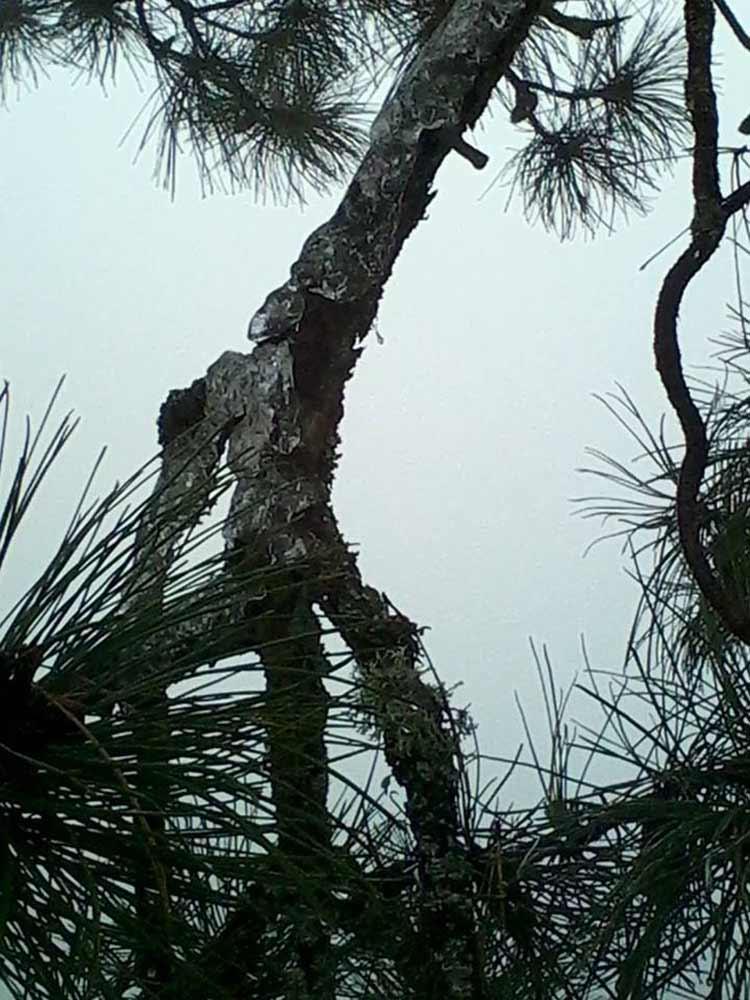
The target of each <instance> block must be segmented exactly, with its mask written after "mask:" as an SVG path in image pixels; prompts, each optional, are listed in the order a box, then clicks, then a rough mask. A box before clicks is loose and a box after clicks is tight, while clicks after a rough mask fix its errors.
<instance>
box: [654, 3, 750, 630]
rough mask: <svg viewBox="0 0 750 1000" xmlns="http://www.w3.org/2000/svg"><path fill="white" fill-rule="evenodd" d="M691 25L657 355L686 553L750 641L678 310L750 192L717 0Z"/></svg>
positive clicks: (691, 17) (749, 620)
mask: <svg viewBox="0 0 750 1000" xmlns="http://www.w3.org/2000/svg"><path fill="white" fill-rule="evenodd" d="M685 29H686V35H687V42H688V73H687V83H686V94H687V101H688V108H689V112H690V118H691V122H692V126H693V133H694V136H695V144H694V149H693V219H692V223H691V234H692V238H691V241H690V245H689V246H688V248H687V249H686V250H685V251H684V252H683V253H682V254H681V255H680V257H679V258H678V260H677V261H676V262H675V264H674V265H673V266H672V267H671V268H670V270H669V272H668V274H667V276H666V277H665V279H664V282H663V284H662V287H661V291H660V293H659V298H658V301H657V306H656V312H655V316H654V353H655V356H656V367H657V370H658V372H659V375H660V377H661V380H662V384H663V386H664V388H665V390H666V392H667V395H668V397H669V401H670V403H671V404H672V407H673V408H674V411H675V413H676V414H677V417H678V419H679V421H680V425H681V427H682V431H683V434H684V437H685V455H684V458H683V461H682V466H681V468H680V476H679V481H678V485H677V520H678V528H679V537H680V542H681V545H682V548H683V552H684V554H685V558H686V560H687V563H688V565H689V567H690V569H691V571H692V573H693V575H694V577H695V580H696V583H697V584H698V586H699V588H700V590H701V592H702V593H703V595H704V597H705V598H706V600H707V601H708V602H709V604H710V605H711V607H712V608H713V609H714V610H715V611H716V613H717V614H718V615H719V617H720V618H721V619H722V621H723V622H724V624H725V625H726V627H727V628H728V629H729V630H730V631H731V632H732V633H733V634H734V635H736V636H737V637H738V638H740V639H742V640H743V641H744V642H750V609H747V608H744V607H742V606H741V604H740V602H739V601H738V599H737V596H736V595H735V594H733V593H731V592H730V591H729V590H728V589H727V583H726V581H722V580H721V579H719V577H718V576H717V575H716V573H715V572H714V569H713V568H712V566H711V564H710V562H709V560H708V557H707V555H706V552H705V550H704V548H703V545H702V543H701V537H700V533H701V523H702V522H701V511H700V505H699V491H700V487H701V483H702V481H703V476H704V473H705V470H706V464H707V461H708V438H707V434H706V427H705V424H704V422H703V418H702V416H701V414H700V411H699V410H698V407H697V406H696V404H695V402H694V401H693V398H692V396H691V395H690V391H689V389H688V386H687V382H686V380H685V375H684V372H683V369H682V360H681V355H680V348H679V342H678V337H677V316H678V312H679V308H680V305H681V302H682V299H683V297H684V294H685V291H686V290H687V287H688V285H689V283H690V282H691V281H692V279H693V278H694V277H695V276H696V275H697V274H698V272H699V271H700V270H701V269H702V267H703V266H704V264H705V263H706V262H707V261H708V260H709V258H710V257H711V256H712V255H713V254H714V252H715V251H716V249H717V248H718V246H719V244H720V242H721V239H722V237H723V235H724V231H725V228H726V223H727V220H728V218H729V215H730V211H731V210H736V209H737V208H739V207H740V206H741V205H742V204H743V199H744V197H745V192H742V193H740V192H735V194H734V195H733V196H731V199H727V200H726V201H724V200H723V199H722V196H721V189H720V186H719V169H718V155H717V153H718V114H717V110H716V95H715V92H714V87H713V80H712V75H711V44H712V39H713V30H714V10H713V5H712V2H711V0H686V3H685ZM745 187H747V186H746V185H743V188H745ZM740 190H741V191H742V189H740Z"/></svg>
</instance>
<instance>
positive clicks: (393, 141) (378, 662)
mask: <svg viewBox="0 0 750 1000" xmlns="http://www.w3.org/2000/svg"><path fill="white" fill-rule="evenodd" d="M542 6H543V4H542V2H541V0H457V2H456V3H454V4H453V5H452V8H451V9H450V10H449V12H448V13H446V15H445V17H444V18H443V19H442V20H441V21H440V22H439V23H438V25H437V26H436V28H435V30H434V32H433V33H432V35H431V36H430V37H429V38H428V40H427V41H426V43H425V44H424V45H423V46H422V48H421V49H420V51H419V52H418V54H417V55H416V57H415V58H414V59H413V60H412V62H411V64H410V66H409V67H408V69H407V70H406V72H405V74H404V76H403V78H402V80H401V82H400V83H399V85H398V86H397V87H396V88H395V89H394V90H393V92H392V96H391V97H390V99H389V100H388V101H387V102H386V104H385V105H384V107H383V108H382V110H381V111H380V113H379V114H378V116H377V117H376V119H375V121H374V122H373V125H372V130H371V143H370V147H369V150H368V152H367V153H366V155H365V157H364V159H363V161H362V163H361V165H360V167H359V169H358V170H357V171H356V173H355V175H354V177H353V179H352V181H351V183H350V185H349V187H348V189H347V191H346V193H345V195H344V196H343V198H342V201H341V203H340V205H339V207H338V209H337V210H336V212H335V213H334V215H333V216H332V218H331V219H330V220H329V221H328V222H326V223H325V224H324V225H322V226H320V227H319V228H318V229H317V230H316V231H315V232H313V233H312V234H311V236H310V237H309V238H308V239H307V240H306V242H305V243H304V246H303V247H302V250H301V252H300V255H299V257H298V259H297V260H296V261H295V262H294V264H292V266H291V270H290V277H289V279H288V281H286V282H285V284H284V285H282V286H281V287H280V288H278V289H276V290H275V291H273V292H271V294H270V295H269V296H268V297H267V299H266V301H265V302H264V304H263V305H262V307H261V308H260V309H259V310H258V311H257V312H256V313H255V315H254V316H253V317H252V319H251V321H250V325H249V331H248V336H249V338H250V339H251V340H252V341H253V342H254V346H253V349H252V351H251V353H249V354H241V353H237V352H226V353H224V354H223V355H222V356H221V357H220V358H219V359H218V360H217V361H216V362H215V363H214V364H213V365H212V366H211V367H210V368H209V370H208V372H207V374H206V377H205V379H203V380H198V381H197V382H194V383H193V385H192V386H191V387H190V388H189V389H186V390H180V391H176V392H173V393H170V397H169V399H168V400H167V403H166V404H165V406H164V408H163V410H162V414H161V418H160V435H161V438H162V441H163V443H165V444H166V448H165V457H164V471H163V474H162V479H161V481H160V484H159V485H158V486H157V497H159V493H158V490H160V489H161V490H162V494H163V495H164V496H165V497H167V496H168V499H169V502H170V503H175V500H176V499H177V498H179V497H180V495H181V493H182V494H183V495H184V500H185V504H184V512H182V513H179V514H178V515H177V521H178V524H177V525H176V528H177V533H179V532H182V531H183V530H185V529H186V528H187V527H188V526H189V524H192V523H196V522H197V520H198V519H199V518H200V517H201V516H202V515H203V513H204V512H205V506H206V503H207V499H208V496H209V494H210V490H209V489H208V485H209V483H210V482H211V478H212V476H213V475H215V470H216V466H217V463H218V460H219V457H220V453H221V445H222V444H223V442H224V439H226V441H227V446H228V451H227V460H228V463H229V466H230V468H231V470H232V472H233V475H234V477H235V479H236V488H235V491H234V495H233V498H232V503H231V508H230V513H229V517H228V520H227V522H226V526H225V541H226V550H227V557H228V566H229V567H230V568H231V567H232V566H238V565H242V566H249V567H253V568H254V567H262V566H276V567H285V568H288V569H289V575H288V585H287V586H286V587H285V588H284V589H283V591H281V592H280V593H279V594H277V595H275V596H274V598H273V601H272V602H271V606H269V608H268V612H269V615H268V619H267V621H268V629H267V630H264V629H261V630H260V634H259V632H258V629H257V628H254V629H253V630H252V634H251V633H250V628H249V626H248V630H249V634H248V640H247V642H248V648H257V649H258V651H259V654H260V656H261V659H262V661H263V665H264V668H265V672H266V681H267V689H268V695H269V710H268V711H269V717H268V719H267V727H266V729H267V741H268V747H269V758H270V761H271V765H270V781H271V786H272V795H273V798H274V802H275V805H276V810H277V823H278V828H279V846H280V848H281V849H282V850H284V851H286V852H288V853H289V854H290V856H293V857H296V858H297V859H298V861H300V862H302V858H303V856H304V862H303V863H304V864H305V865H306V866H307V868H308V874H309V875H310V876H311V877H313V876H314V871H313V869H314V866H315V864H316V863H319V860H318V861H317V862H316V856H317V857H318V859H320V857H323V856H324V855H325V853H326V851H327V849H329V848H330V827H329V824H328V822H327V816H326V794H327V787H326V781H325V774H326V748H325V722H326V711H327V698H328V696H327V693H326V691H325V688H324V686H323V683H322V672H323V669H324V668H323V661H324V656H323V653H322V651H321V649H320V647H319V644H318V643H317V639H316V638H315V630H314V628H313V629H312V638H310V635H311V628H310V626H311V625H312V623H313V622H314V610H313V609H314V606H319V607H321V608H322V609H323V611H324V613H325V614H326V615H327V616H328V617H329V619H330V620H331V622H332V623H333V625H334V626H335V628H336V629H337V630H338V631H339V632H340V634H341V636H342V637H343V639H344V640H345V641H346V643H347V644H348V645H349V647H350V648H351V650H352V652H353V653H354V655H355V657H356V660H357V664H358V668H359V671H360V675H361V681H362V686H363V690H364V692H365V697H366V698H367V701H368V709H369V711H370V712H371V713H372V716H373V717H374V719H375V721H376V724H377V727H378V728H379V730H380V733H381V734H382V738H383V741H384V747H385V754H386V758H387V761H388V763H389V765H390V767H391V769H392V771H393V773H394V776H395V777H396V779H397V780H398V781H399V783H400V784H401V785H402V787H403V788H404V791H405V795H406V800H407V813H408V817H409V821H410V823H411V827H412V832H413V835H414V838H415V842H416V845H417V853H418V866H419V876H420V886H421V889H422V896H423V899H422V914H423V917H422V923H421V927H420V929H419V934H420V937H421V938H422V945H423V951H422V954H421V956H420V959H421V960H420V962H419V963H417V964H418V965H419V968H415V969H414V970H413V975H412V980H413V981H412V987H413V989H414V990H415V993H416V995H418V996H423V997H428V996H429V997H432V996H441V997H444V998H459V997H461V998H464V997H469V996H473V997H477V996H479V995H480V993H481V983H480V972H479V969H478V960H477V957H476V944H475V938H476V934H475V929H474V926H473V914H472V911H471V904H470V897H471V893H470V891H469V887H470V881H471V871H470V869H469V867H468V865H467V864H466V863H465V861H464V858H463V855H464V849H463V847H462V845H461V844H460V843H459V837H460V832H459V816H458V804H457V787H458V776H457V770H456V760H455V758H456V754H457V752H458V749H459V748H458V746H457V745H456V741H455V736H454V730H453V728H452V727H451V725H450V718H449V709H448V708H447V703H446V701H445V698H444V697H443V696H442V694H441V692H439V691H438V690H436V689H435V688H433V687H431V686H430V685H429V684H427V683H426V682H425V681H424V679H423V677H422V675H421V672H420V669H419V662H418V660H419V653H418V649H419V646H418V642H417V628H416V626H415V625H414V624H413V623H412V622H410V621H409V620H408V619H406V618H405V617H404V616H402V615H399V614H397V613H394V611H393V609H392V607H391V606H390V605H389V604H388V602H387V599H385V598H384V597H383V596H382V595H380V594H378V593H377V592H376V591H375V590H373V589H372V588H370V587H368V586H366V585H365V584H364V583H363V581H362V579H361V577H360V574H359V571H358V569H357V565H356V560H355V557H354V556H353V554H352V553H351V552H350V550H349V549H348V547H347V545H346V543H345V542H344V540H343V538H342V537H341V535H340V533H339V531H338V527H337V524H336V520H335V516H334V514H333V512H332V510H331V506H330V492H331V485H332V478H333V472H334V468H335V462H336V450H337V446H338V425H339V423H340V421H341V418H342V416H343V395H344V387H345V384H346V382H347V380H348V378H349V377H350V376H351V373H352V371H353V369H354V366H355V365H356V362H357V360H358V358H359V356H360V353H361V348H360V346H359V345H360V344H361V342H362V341H363V340H364V339H365V337H366V336H367V333H368V331H369V329H370V327H371V325H372V323H373V321H374V319H375V315H376V312H377V308H378V303H379V300H380V297H381V295H382V292H383V288H384V286H385V283H386V281H387V279H388V277H389V275H390V273H391V270H392V268H393V265H394V262H395V260H396V258H397V256H398V254H399V252H400V250H401V247H402V246H403V244H404V242H405V240H406V239H407V237H408V236H409V234H410V233H411V231H412V230H413V229H414V227H415V226H416V225H417V224H418V223H419V221H420V220H421V219H422V218H423V217H424V214H425V210H426V208H427V206H428V204H429V202H430V201H431V199H432V198H433V197H434V193H433V192H432V183H433V181H434V178H435V175H436V172H437V170H438V168H439V166H440V164H441V163H442V161H443V159H444V158H445V157H446V155H448V153H449V152H450V151H451V150H453V149H458V150H459V152H462V153H463V154H464V155H465V153H466V149H465V144H464V143H463V140H462V138H461V136H462V133H463V132H464V131H465V129H466V128H467V127H469V126H471V125H473V124H474V122H475V121H476V120H477V118H478V117H479V115H480V114H481V113H482V111H483V110H484V108H485V106H486V104H487V102H488V99H489V97H490V94H491V92H492V90H493V88H494V87H495V85H496V84H497V82H498V81H499V79H500V77H501V76H502V75H503V73H504V72H505V71H506V70H507V68H508V66H509V64H510V61H511V59H512V58H513V55H514V53H515V51H516V49H517V47H518V45H519V44H520V43H521V42H522V41H523V39H524V37H525V36H526V34H527V32H528V30H529V28H530V26H531V24H532V22H533V20H534V18H535V17H536V15H537V14H538V13H539V11H540V10H541V8H542ZM473 153H474V154H476V151H473ZM481 155H482V154H479V155H478V156H476V155H475V156H473V159H474V160H475V161H476V165H477V166H478V165H479V157H481ZM196 420H198V421H199V422H198V423H196V422H195V421H196ZM175 434H178V435H179V436H177V437H176V439H175V438H174V435H175ZM196 435H203V436H204V440H206V441H207V442H208V445H207V447H206V449H205V450H201V449H200V448H198V449H196V443H197V438H196ZM188 497H189V498H190V499H189V500H188ZM176 509H178V510H179V509H180V508H179V504H177V506H176ZM146 528H147V526H144V530H145V529H146ZM172 551H173V542H170V540H168V539H165V540H163V541H160V543H159V546H158V560H157V564H156V575H158V574H161V573H163V572H165V571H166V567H167V565H168V562H169V559H170V553H171V552H172ZM302 563H304V565H305V572H304V574H303V573H302V572H301V571H300V570H299V569H298V567H300V565H301V564H302ZM152 565H153V564H152ZM303 619H304V624H305V628H303V629H301V630H299V629H298V628H297V627H296V626H298V625H299V624H300V622H302V620H303ZM300 634H305V636H306V638H304V639H299V638H297V636H299V635H300ZM269 640H271V641H270V642H269ZM311 644H312V645H311ZM313 647H314V648H313ZM295 699H296V705H295ZM300 699H301V701H300ZM290 705H295V707H296V712H297V716H296V719H295V718H294V714H292V715H290V714H289V706H290ZM282 723H283V724H282ZM302 809H306V810H307V818H306V821H305V822H304V823H301V822H300V811H301V810H302ZM317 944H318V946H320V947H322V948H325V935H324V934H320V935H319V939H318V942H317ZM301 964H304V963H303V962H302V960H301ZM304 979H305V982H304V989H306V990H307V993H306V995H308V996H310V997H312V996H316V997H317V996H323V995H328V992H329V989H330V984H328V983H325V984H324V983H323V982H322V981H321V980H316V978H315V972H314V969H313V970H312V971H310V970H307V971H306V972H305V977H304ZM298 985H299V984H298ZM298 995H305V994H304V990H303V992H302V993H300V994H298Z"/></svg>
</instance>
